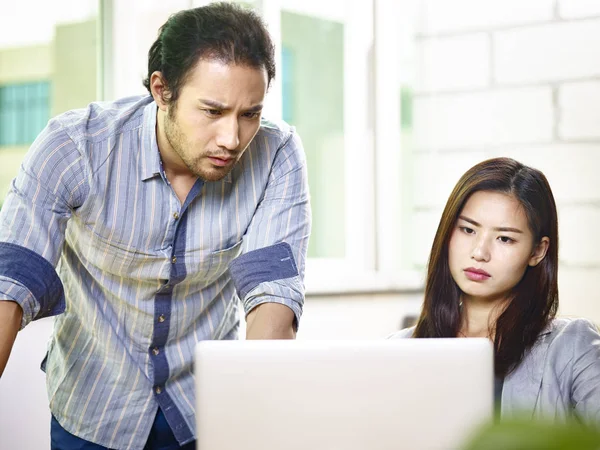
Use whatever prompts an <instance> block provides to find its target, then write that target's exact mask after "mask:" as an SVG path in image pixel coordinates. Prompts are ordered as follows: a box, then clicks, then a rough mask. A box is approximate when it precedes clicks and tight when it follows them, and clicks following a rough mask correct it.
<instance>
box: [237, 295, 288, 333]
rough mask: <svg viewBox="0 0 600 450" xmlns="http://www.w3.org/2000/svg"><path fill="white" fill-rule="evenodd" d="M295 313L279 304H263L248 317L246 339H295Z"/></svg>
mask: <svg viewBox="0 0 600 450" xmlns="http://www.w3.org/2000/svg"><path fill="white" fill-rule="evenodd" d="M294 317H295V316H294V311H292V310H291V309H290V308H289V307H287V306H285V305H281V304H279V303H262V304H260V305H258V306H257V307H255V308H254V309H253V310H252V311H250V313H249V314H248V315H247V316H246V339H295V338H296V330H295V327H294Z"/></svg>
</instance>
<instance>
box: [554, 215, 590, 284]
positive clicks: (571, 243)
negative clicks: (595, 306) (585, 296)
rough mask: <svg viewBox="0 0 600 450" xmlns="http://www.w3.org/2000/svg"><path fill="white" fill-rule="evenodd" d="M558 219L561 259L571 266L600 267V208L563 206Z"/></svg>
mask: <svg viewBox="0 0 600 450" xmlns="http://www.w3.org/2000/svg"><path fill="white" fill-rule="evenodd" d="M558 220H559V233H560V241H561V242H560V249H559V252H560V261H561V262H564V263H565V264H567V265H569V266H578V265H579V266H581V265H584V266H594V267H599V268H600V252H599V251H598V239H597V238H596V236H597V235H598V230H600V208H598V207H597V206H594V205H589V206H562V207H561V208H560V210H559V217H558ZM599 294H600V293H599ZM597 295H598V294H597Z"/></svg>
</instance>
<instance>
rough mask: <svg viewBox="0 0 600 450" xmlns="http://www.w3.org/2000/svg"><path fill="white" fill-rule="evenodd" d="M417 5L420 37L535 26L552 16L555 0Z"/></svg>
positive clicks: (436, 1) (467, 0) (439, 0)
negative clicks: (419, 14) (496, 28)
mask: <svg viewBox="0 0 600 450" xmlns="http://www.w3.org/2000/svg"><path fill="white" fill-rule="evenodd" d="M420 5H421V11H420V13H421V20H420V22H421V23H420V26H419V31H420V32H421V33H422V34H436V33H444V32H456V31H459V32H460V31H468V30H473V29H488V28H494V27H504V26H511V25H520V24H526V23H535V22H539V21H547V20H551V19H552V18H553V16H554V0H527V1H522V0H503V1H496V0H452V1H448V0H427V1H422V2H420Z"/></svg>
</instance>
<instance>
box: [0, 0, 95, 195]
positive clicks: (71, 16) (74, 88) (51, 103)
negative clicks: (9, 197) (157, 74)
mask: <svg viewBox="0 0 600 450" xmlns="http://www.w3.org/2000/svg"><path fill="white" fill-rule="evenodd" d="M9 10H10V12H9V13H8V14H1V15H0V204H1V203H2V200H3V199H4V197H5V195H6V192H7V191H8V187H9V185H10V182H11V180H12V178H14V176H15V175H16V172H17V170H18V168H19V165H20V162H21V160H22V159H23V156H24V154H25V152H26V151H27V149H28V147H29V145H31V143H32V142H33V141H34V140H35V138H36V137H37V135H38V134H39V132H40V131H42V129H43V128H44V127H45V126H46V124H47V123H48V119H50V118H51V117H53V116H55V115H57V114H60V113H62V112H65V111H67V110H70V109H74V108H82V107H85V106H86V105H87V104H88V103H90V102H92V101H94V100H97V88H98V82H97V72H98V63H97V61H98V59H99V58H98V55H99V40H98V33H97V25H98V24H97V12H98V11H97V10H98V2H97V1H96V0H81V1H78V2H73V1H69V0H56V1H53V2H47V1H45V0H22V1H19V2H13V3H11V5H10V7H9ZM32 11H35V14H32V13H31V12H32Z"/></svg>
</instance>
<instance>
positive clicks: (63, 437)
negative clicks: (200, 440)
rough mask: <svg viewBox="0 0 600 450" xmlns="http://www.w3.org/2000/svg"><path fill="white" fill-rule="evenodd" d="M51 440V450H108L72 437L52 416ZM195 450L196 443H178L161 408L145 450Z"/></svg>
mask: <svg viewBox="0 0 600 450" xmlns="http://www.w3.org/2000/svg"><path fill="white" fill-rule="evenodd" d="M50 438H51V444H50V448H51V450H108V449H107V448H106V447H102V446H101V445H98V444H93V443H92V442H89V441H85V440H83V439H80V438H78V437H77V436H74V435H72V434H71V433H69V432H68V431H67V430H65V429H64V428H63V427H61V426H60V424H59V423H58V421H57V420H56V419H55V418H54V416H52V422H51V424H50ZM195 448H196V443H195V442H190V443H189V444H186V445H184V446H183V447H181V446H180V445H179V444H178V443H177V440H176V439H175V436H174V435H173V432H172V431H171V427H169V424H168V423H167V419H166V418H165V415H164V414H163V413H162V411H161V410H160V408H159V409H158V413H157V414H156V419H154V424H153V425H152V429H151V430H150V436H148V442H146V446H145V447H144V450H176V449H183V450H194V449H195Z"/></svg>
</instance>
